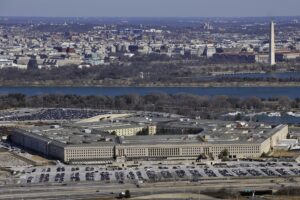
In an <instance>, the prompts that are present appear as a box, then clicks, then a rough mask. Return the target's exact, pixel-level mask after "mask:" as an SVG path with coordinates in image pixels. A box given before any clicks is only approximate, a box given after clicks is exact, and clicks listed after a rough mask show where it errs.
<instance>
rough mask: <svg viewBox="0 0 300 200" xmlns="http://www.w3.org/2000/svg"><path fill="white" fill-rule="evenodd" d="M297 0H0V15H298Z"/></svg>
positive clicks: (299, 3) (299, 11)
mask: <svg viewBox="0 0 300 200" xmlns="http://www.w3.org/2000/svg"><path fill="white" fill-rule="evenodd" d="M299 15H300V0H0V16H53V17H55V16H57V17H61V16H79V17H80V16H95V17H98V16H99V17H243V16H299Z"/></svg>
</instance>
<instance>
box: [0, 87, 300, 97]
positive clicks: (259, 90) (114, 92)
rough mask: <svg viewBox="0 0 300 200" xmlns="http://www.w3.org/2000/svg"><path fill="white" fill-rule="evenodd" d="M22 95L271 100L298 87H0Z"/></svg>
mask: <svg viewBox="0 0 300 200" xmlns="http://www.w3.org/2000/svg"><path fill="white" fill-rule="evenodd" d="M10 93H22V94H26V95H41V94H75V95H85V96H86V95H104V96H118V95H124V94H140V95H145V94H151V93H167V94H178V93H190V94H195V95H202V96H217V95H227V96H238V97H250V96H256V97H260V98H273V97H279V96H288V97H290V98H297V97H300V87H0V94H10Z"/></svg>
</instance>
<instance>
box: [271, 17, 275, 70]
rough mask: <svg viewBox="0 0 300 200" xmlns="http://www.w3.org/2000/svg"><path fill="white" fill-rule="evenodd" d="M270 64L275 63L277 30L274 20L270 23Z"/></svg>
mask: <svg viewBox="0 0 300 200" xmlns="http://www.w3.org/2000/svg"><path fill="white" fill-rule="evenodd" d="M269 64H270V65H275V64H276V63H275V31H274V22H271V24H270V47H269Z"/></svg>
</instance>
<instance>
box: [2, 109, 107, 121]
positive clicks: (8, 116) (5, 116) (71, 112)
mask: <svg viewBox="0 0 300 200" xmlns="http://www.w3.org/2000/svg"><path fill="white" fill-rule="evenodd" d="M104 113H106V112H105V111H98V110H87V109H64V108H49V109H40V110H36V111H32V110H30V111H28V112H22V113H19V111H18V110H17V111H15V112H13V111H10V112H3V113H0V121H30V120H72V119H86V118H90V117H94V116H96V115H100V114H104Z"/></svg>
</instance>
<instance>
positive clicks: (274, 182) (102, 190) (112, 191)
mask: <svg viewBox="0 0 300 200" xmlns="http://www.w3.org/2000/svg"><path fill="white" fill-rule="evenodd" d="M299 182H300V178H299V177H296V178H294V179H293V181H290V180H288V179H286V178H275V179H274V178H273V179H272V178H259V179H233V180H203V181H201V182H197V183H194V182H165V183H152V184H150V183H147V184H141V185H140V186H139V187H137V186H136V185H134V184H107V185H97V183H93V182H91V183H76V184H68V185H57V184H56V185H47V184H46V185H34V186H29V185H27V186H23V187H21V186H10V187H9V186H5V187H1V188H0V199H87V198H93V197H103V198H105V197H107V198H113V197H115V196H117V195H118V194H119V193H120V192H123V191H125V190H126V189H129V190H130V191H131V194H132V195H133V196H143V195H150V194H162V193H174V192H177V193H178V192H186V193H191V192H192V193H197V194H198V193H199V192H200V193H201V192H203V191H207V190H210V189H211V190H219V189H222V188H227V189H231V190H234V191H243V190H245V189H247V190H248V189H253V190H262V189H272V190H277V189H278V188H282V187H287V186H295V185H298V184H299Z"/></svg>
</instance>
